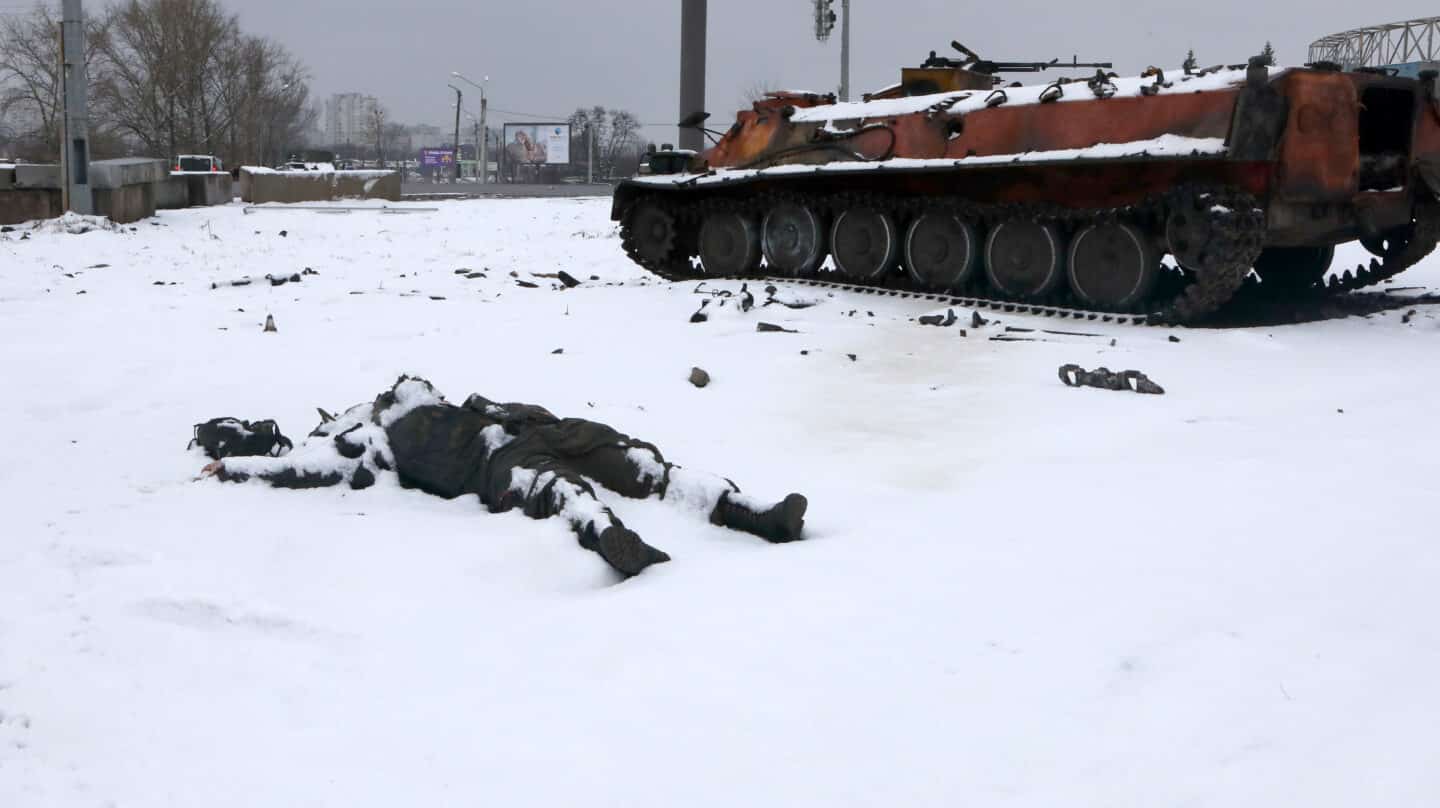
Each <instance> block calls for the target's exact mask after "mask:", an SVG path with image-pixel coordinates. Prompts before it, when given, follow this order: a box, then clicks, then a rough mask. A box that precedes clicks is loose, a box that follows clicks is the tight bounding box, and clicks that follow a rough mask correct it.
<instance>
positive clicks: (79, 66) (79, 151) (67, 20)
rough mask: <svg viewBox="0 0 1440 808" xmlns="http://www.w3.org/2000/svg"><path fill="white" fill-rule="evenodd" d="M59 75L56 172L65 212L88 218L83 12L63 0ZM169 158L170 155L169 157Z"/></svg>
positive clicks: (73, 0)
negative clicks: (61, 101)
mask: <svg viewBox="0 0 1440 808" xmlns="http://www.w3.org/2000/svg"><path fill="white" fill-rule="evenodd" d="M60 73H61V81H62V82H63V83H64V93H65V114H64V121H63V124H62V128H61V130H60V171H61V173H62V175H63V176H64V189H63V192H62V193H63V196H64V199H63V202H64V206H65V209H66V210H73V211H75V212H76V213H84V214H90V213H94V212H95V200H94V197H93V196H92V195H91V193H90V116H89V112H88V110H87V102H88V95H89V93H88V91H87V87H86V82H87V81H88V77H87V76H86V74H85V12H84V10H83V9H81V7H80V0H64V2H63V5H62V7H61V19H60ZM172 156H173V155H172Z"/></svg>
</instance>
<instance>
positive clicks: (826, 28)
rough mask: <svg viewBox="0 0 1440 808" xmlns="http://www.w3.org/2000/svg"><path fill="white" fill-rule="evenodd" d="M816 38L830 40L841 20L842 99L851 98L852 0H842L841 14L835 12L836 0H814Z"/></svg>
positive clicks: (823, 40) (820, 40)
mask: <svg viewBox="0 0 1440 808" xmlns="http://www.w3.org/2000/svg"><path fill="white" fill-rule="evenodd" d="M814 2H815V39H816V41H818V42H828V41H830V35H831V34H832V33H834V32H835V22H836V21H837V19H838V20H839V22H840V100H841V101H849V100H850V0H840V14H839V15H838V17H837V15H836V14H835V0H814Z"/></svg>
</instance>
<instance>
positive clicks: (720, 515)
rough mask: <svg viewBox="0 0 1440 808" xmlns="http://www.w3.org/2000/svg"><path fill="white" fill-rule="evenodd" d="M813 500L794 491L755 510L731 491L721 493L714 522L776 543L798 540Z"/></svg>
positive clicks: (712, 522)
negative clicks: (731, 494) (806, 512)
mask: <svg viewBox="0 0 1440 808" xmlns="http://www.w3.org/2000/svg"><path fill="white" fill-rule="evenodd" d="M807 507H809V502H807V501H806V499H805V497H803V496H801V495H800V494H791V495H790V496H788V497H786V498H785V499H783V500H781V501H780V502H779V503H777V504H775V505H773V506H771V507H770V508H769V509H768V510H765V511H752V510H750V509H749V508H747V507H745V506H744V505H741V504H740V503H738V502H733V501H731V498H730V495H729V494H728V493H727V494H725V495H724V496H721V497H720V501H719V502H718V503H716V505H715V510H714V511H713V512H711V514H710V522H711V524H716V525H720V526H721V527H728V528H730V529H731V530H741V531H744V532H746V533H753V534H754V535H756V536H759V537H760V538H762V539H765V540H766V541H769V542H773V543H775V544H783V543H785V542H791V541H798V540H799V539H800V531H801V530H803V529H804V528H805V509H806V508H807Z"/></svg>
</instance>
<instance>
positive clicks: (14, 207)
mask: <svg viewBox="0 0 1440 808" xmlns="http://www.w3.org/2000/svg"><path fill="white" fill-rule="evenodd" d="M45 168H54V169H55V172H54V177H55V182H54V183H53V187H43V186H41V185H37V184H36V183H39V182H42V181H43V179H44V177H45V176H47V172H45V171H43V169H45ZM59 179H60V170H59V167H58V166H29V165H23V164H22V165H4V166H0V225H7V224H20V223H21V222H30V221H34V220H36V219H53V218H55V217H56V216H59V215H60V214H61V213H64V211H63V210H61V209H60V183H59ZM22 183H23V184H22Z"/></svg>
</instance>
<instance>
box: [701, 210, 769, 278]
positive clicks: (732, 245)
mask: <svg viewBox="0 0 1440 808" xmlns="http://www.w3.org/2000/svg"><path fill="white" fill-rule="evenodd" d="M700 264H701V266H702V268H703V269H704V270H705V273H706V274H707V275H744V274H746V273H748V272H752V271H754V270H755V268H756V267H758V266H760V225H758V224H757V223H756V222H755V219H754V218H752V217H750V216H747V215H745V214H743V213H737V212H734V211H717V212H715V213H712V214H710V215H709V216H706V217H705V223H704V224H702V225H701V226H700Z"/></svg>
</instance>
